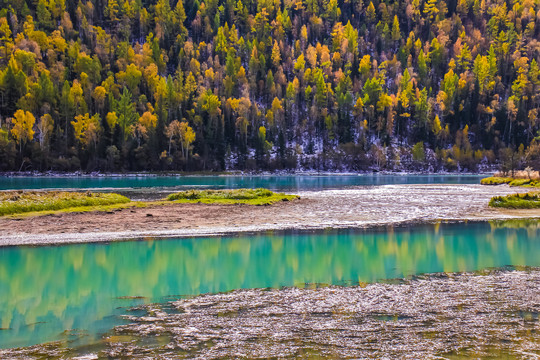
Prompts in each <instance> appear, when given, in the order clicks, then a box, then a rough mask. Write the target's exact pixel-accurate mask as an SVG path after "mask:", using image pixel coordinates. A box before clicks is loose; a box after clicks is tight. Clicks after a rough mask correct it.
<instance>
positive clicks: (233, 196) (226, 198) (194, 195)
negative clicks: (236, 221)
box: [167, 188, 297, 205]
mask: <svg viewBox="0 0 540 360" xmlns="http://www.w3.org/2000/svg"><path fill="white" fill-rule="evenodd" d="M296 198H297V196H296V195H286V194H278V193H274V192H272V191H270V190H268V189H262V188H260V189H236V190H187V191H181V192H178V193H175V194H171V195H169V196H167V200H168V201H180V202H203V203H225V204H251V205H269V204H272V203H275V202H277V201H290V200H293V199H296Z"/></svg>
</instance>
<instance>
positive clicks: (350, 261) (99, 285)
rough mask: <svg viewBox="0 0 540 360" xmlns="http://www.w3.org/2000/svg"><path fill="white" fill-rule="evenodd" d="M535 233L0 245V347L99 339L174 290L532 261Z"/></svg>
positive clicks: (515, 227)
mask: <svg viewBox="0 0 540 360" xmlns="http://www.w3.org/2000/svg"><path fill="white" fill-rule="evenodd" d="M539 235H540V225H539V224H538V223H537V222H529V223H505V224H498V225H497V224H493V223H485V222H483V223H463V224H436V225H421V226H420V225H418V226H410V227H398V228H392V227H387V228H379V229H371V230H342V231H336V230H333V231H322V232H310V233H298V232H287V233H279V234H277V233H263V234H257V235H240V236H230V237H214V238H190V239H170V240H152V239H144V240H139V241H128V242H117V243H111V244H81V245H68V246H48V247H9V248H1V249H0V328H2V330H0V347H3V348H9V347H16V346H27V345H32V344H37V343H43V342H46V341H53V340H62V339H72V338H77V337H78V336H80V335H81V334H82V335H83V336H82V337H80V338H79V340H77V342H76V343H77V344H79V345H80V344H91V343H93V342H99V339H100V337H101V335H102V334H103V333H105V332H106V331H108V330H110V329H111V328H112V327H113V326H115V325H118V324H120V323H121V320H120V319H119V317H118V315H120V314H123V313H125V310H126V308H127V307H130V306H134V305H137V304H141V303H149V302H164V301H168V300H172V299H176V298H179V297H181V296H193V295H198V294H202V293H216V292H224V291H229V290H233V289H240V288H267V287H276V288H279V287H283V286H299V287H303V286H305V285H306V284H312V283H325V284H338V285H339V284H343V285H347V284H356V283H358V282H374V281H378V280H381V279H389V278H396V277H398V278H401V277H406V276H410V275H414V274H421V273H432V272H455V271H475V270H480V269H485V268H490V267H501V266H506V265H513V266H540V256H538V254H540V236H539ZM134 297H137V298H134ZM66 330H71V331H67V332H66Z"/></svg>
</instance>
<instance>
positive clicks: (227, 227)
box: [0, 185, 540, 246]
mask: <svg viewBox="0 0 540 360" xmlns="http://www.w3.org/2000/svg"><path fill="white" fill-rule="evenodd" d="M526 191H527V189H521V188H510V187H508V186H506V185H503V186H482V185H383V186H377V187H373V186H369V187H354V188H350V189H345V190H324V191H304V192H297V193H296V194H297V195H299V196H300V197H301V199H299V200H295V201H293V202H283V203H277V204H274V205H272V206H263V207H253V206H248V205H221V204H214V205H205V204H174V205H167V206H149V207H144V208H129V209H117V210H116V211H109V212H89V213H65V214H51V215H44V216H40V217H32V218H19V219H13V218H6V217H2V218H0V227H1V228H2V229H3V231H2V234H1V235H0V246H13V245H50V244H67V243H82V242H110V241H115V240H128V239H136V238H159V237H190V236H211V235H221V234H231V233H238V232H255V231H271V230H286V229H324V228H347V227H370V226H384V225H396V224H403V223H419V222H435V221H440V220H443V221H467V220H495V219H517V218H530V217H539V218H540V210H538V209H533V210H507V209H494V208H489V207H488V202H489V200H490V199H491V198H492V197H493V196H502V195H508V194H513V193H516V192H526Z"/></svg>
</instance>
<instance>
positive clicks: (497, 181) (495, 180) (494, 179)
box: [480, 176, 514, 185]
mask: <svg viewBox="0 0 540 360" xmlns="http://www.w3.org/2000/svg"><path fill="white" fill-rule="evenodd" d="M512 180H514V179H513V178H510V177H498V176H490V177H487V178H484V179H482V180H480V184H482V185H502V184H510V183H511V182H512Z"/></svg>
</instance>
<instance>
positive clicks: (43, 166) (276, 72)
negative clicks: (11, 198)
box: [0, 0, 540, 171]
mask: <svg viewBox="0 0 540 360" xmlns="http://www.w3.org/2000/svg"><path fill="white" fill-rule="evenodd" d="M0 9H1V10H0V126H1V128H0V170H58V171H73V170H87V171H93V170H102V171H121V170H128V171H140V170H224V169H249V170H254V169H261V170H274V169H298V168H302V169H320V170H370V169H388V170H399V169H429V170H433V171H437V170H449V171H454V170H469V171H474V170H476V169H478V167H479V166H486V165H490V164H496V163H502V165H503V167H515V166H520V165H521V164H522V163H524V162H526V161H528V162H529V163H530V164H532V165H535V162H537V160H538V157H539V153H540V151H539V145H538V144H537V141H536V140H534V139H535V137H537V136H538V130H539V129H540V116H539V110H538V109H539V106H540V70H539V64H538V62H539V59H540V57H539V54H540V42H539V39H540V2H539V1H538V0H508V1H504V0H450V1H441V0H427V1H424V0H396V1H394V0H386V1H378V0H274V1H272V0H259V1H257V0H205V1H203V0H180V1H177V0H158V1H153V0H79V1H78V2H77V1H69V0H0Z"/></svg>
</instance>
